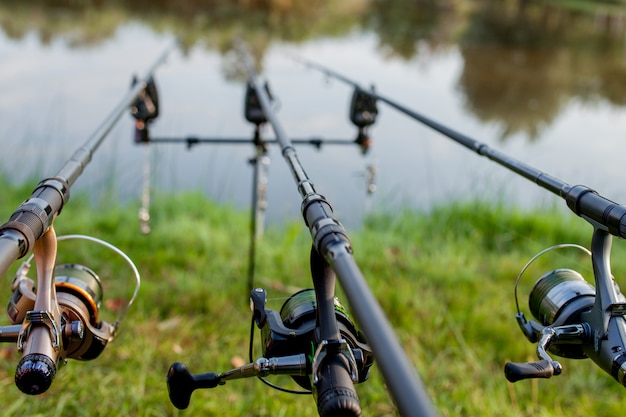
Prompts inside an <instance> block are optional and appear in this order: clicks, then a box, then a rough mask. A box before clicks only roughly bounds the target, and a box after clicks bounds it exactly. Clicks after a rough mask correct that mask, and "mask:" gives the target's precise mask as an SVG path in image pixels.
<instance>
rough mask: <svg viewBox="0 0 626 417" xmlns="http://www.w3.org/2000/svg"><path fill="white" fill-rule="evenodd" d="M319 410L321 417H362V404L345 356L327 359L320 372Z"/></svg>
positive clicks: (317, 384) (318, 389) (318, 382)
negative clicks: (337, 416) (338, 416)
mask: <svg viewBox="0 0 626 417" xmlns="http://www.w3.org/2000/svg"><path fill="white" fill-rule="evenodd" d="M315 386H316V393H317V410H318V412H319V415H320V417H329V416H336V415H341V416H346V417H348V416H350V417H360V416H361V403H360V401H359V397H358V396H357V394H356V391H355V390H354V382H352V378H350V374H349V372H348V363H347V361H346V359H345V357H344V356H343V355H334V356H331V357H327V358H326V359H325V360H324V361H323V363H322V364H321V365H320V367H319V370H318V380H317V383H316V385H315Z"/></svg>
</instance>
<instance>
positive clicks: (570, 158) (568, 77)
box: [0, 0, 626, 224]
mask: <svg viewBox="0 0 626 417" xmlns="http://www.w3.org/2000/svg"><path fill="white" fill-rule="evenodd" d="M65 3H66V2H64V1H62V0H55V1H43V0H40V1H33V2H28V3H26V2H21V1H12V0H7V1H4V2H2V4H0V25H1V26H2V34H0V56H1V57H2V60H3V65H2V67H1V68H0V90H1V91H2V92H3V93H2V94H1V95H0V117H2V120H3V122H2V125H1V127H0V134H1V135H2V138H3V139H2V140H3V153H2V155H1V156H0V163H1V164H2V167H3V170H4V171H7V172H8V174H9V175H11V176H12V177H13V178H15V179H16V180H23V179H24V178H26V177H29V176H32V175H33V173H34V174H35V175H41V176H43V175H51V174H54V173H55V172H56V171H55V170H56V169H58V168H59V167H60V166H61V163H62V162H63V161H64V160H65V159H66V158H67V157H68V156H69V155H70V154H71V152H72V151H73V150H74V149H75V148H76V147H77V146H79V144H81V143H82V142H83V141H85V140H86V138H87V137H88V136H89V134H91V132H92V131H93V130H95V127H96V126H97V125H98V124H99V122H100V121H101V120H102V119H103V118H104V117H105V115H106V114H107V113H108V111H109V110H110V109H111V108H113V107H114V106H115V104H117V101H118V100H119V99H120V98H121V95H122V92H123V91H124V90H125V88H127V86H128V80H129V79H130V76H131V74H133V73H135V72H138V71H143V70H144V69H145V68H147V66H148V65H149V63H150V62H151V61H152V60H153V59H154V58H155V57H156V56H157V55H158V54H159V53H160V51H161V50H162V49H163V48H164V47H165V46H166V45H167V44H168V43H169V42H171V41H172V40H173V39H174V38H176V39H179V40H181V41H182V43H183V45H184V47H183V48H182V50H181V51H180V52H178V53H175V54H174V55H173V56H172V57H171V58H170V60H169V62H168V63H167V64H166V65H165V66H163V67H162V68H161V69H160V70H159V71H158V73H157V83H158V85H159V89H160V93H161V96H162V104H163V109H162V116H161V117H160V118H159V119H158V120H157V121H156V123H155V124H154V128H153V134H154V135H157V136H159V135H161V136H168V137H172V136H180V137H182V136H186V135H197V136H232V137H248V136H250V135H251V132H252V127H251V126H250V125H248V124H247V123H246V122H245V120H244V119H243V117H242V100H243V92H244V90H243V85H242V83H241V80H240V79H238V77H237V75H238V74H237V73H236V72H235V71H234V70H233V68H234V67H233V66H232V65H231V63H232V55H231V54H230V53H229V49H230V45H231V42H232V39H233V38H234V37H235V36H237V37H241V38H243V39H244V40H246V41H247V42H248V43H249V44H250V45H251V47H252V48H253V49H254V53H255V56H256V59H257V64H258V66H259V68H260V69H262V70H263V72H264V74H265V75H266V76H267V77H268V79H269V81H270V84H271V87H272V90H273V91H274V93H275V95H276V96H277V97H278V99H279V101H280V111H279V117H280V118H281V121H282V122H283V124H284V127H285V129H286V131H287V133H288V134H289V135H290V136H292V137H294V138H307V137H311V136H320V137H326V138H348V139H351V138H353V137H354V136H355V134H356V131H355V129H354V128H353V127H352V126H351V125H350V123H349V121H348V120H347V106H348V100H349V96H350V94H351V91H350V88H348V87H347V86H345V85H341V83H338V82H333V81H328V82H325V81H324V79H323V77H322V76H320V75H319V74H315V73H312V72H310V71H306V70H305V69H304V68H302V67H301V66H299V65H298V64H296V63H295V62H294V61H293V60H291V59H290V58H289V57H288V56H289V55H293V54H300V55H302V56H305V57H307V58H310V59H313V60H315V61H317V62H320V63H322V64H326V65H328V66H330V67H332V68H333V69H335V70H336V71H338V72H340V73H342V74H345V75H348V76H350V77H352V78H354V79H355V80H356V81H357V82H359V83H361V84H362V85H369V84H371V83H374V84H375V85H376V88H377V89H378V91H380V92H381V93H383V94H385V95H386V96H389V97H392V98H394V99H397V100H398V101H399V102H401V103H403V104H406V105H409V106H410V107H412V108H413V109H415V110H417V111H420V112H425V113H426V115H428V116H430V117H433V118H435V119H437V120H439V121H441V122H443V123H444V124H447V125H449V126H451V127H453V128H455V129H456V130H460V131H462V132H464V133H466V134H468V135H470V136H472V137H475V138H476V139H478V140H480V141H485V142H487V143H488V144H490V145H491V146H494V147H496V148H498V149H501V150H503V151H505V152H507V153H509V154H510V155H512V156H514V157H516V158H519V159H521V160H523V161H525V162H527V163H529V164H531V165H533V166H536V167H537V168H538V169H541V170H545V171H546V172H548V173H549V174H551V175H554V176H556V177H557V178H561V179H563V180H564V181H566V182H570V183H583V184H585V185H589V186H591V187H594V188H597V189H598V190H599V191H600V192H601V193H603V194H606V195H607V197H610V198H612V199H615V200H618V201H626V194H625V192H624V191H623V187H620V185H619V184H618V183H617V181H616V178H621V176H623V171H622V169H621V167H622V164H621V161H620V160H619V157H618V155H619V154H620V153H621V152H623V148H624V147H625V146H626V145H624V144H622V142H623V141H622V139H621V134H620V132H622V131H623V130H624V129H626V122H625V121H624V117H623V113H624V109H623V106H624V104H626V91H625V90H626V82H625V81H626V64H625V62H626V54H625V52H624V51H625V45H624V39H625V38H624V33H625V31H624V23H625V17H624V16H625V14H624V12H623V10H621V9H619V8H610V7H609V8H605V7H604V5H601V3H600V2H596V3H595V4H596V6H597V7H596V9H595V10H594V12H593V13H580V12H579V11H576V12H572V11H571V10H567V9H556V8H554V6H552V7H548V6H544V5H539V4H538V3H536V2H533V1H498V2H493V1H482V2H481V1H461V2H459V1H456V2H449V3H448V2H440V1H428V0H420V1H414V0H411V1H408V0H397V1H394V2H386V1H383V0H372V1H365V0H362V1H360V0H352V1H340V0H335V1H332V0H327V1H323V2H318V3H319V4H318V7H310V5H309V3H308V2H297V1H296V2H280V1H267V2H256V1H252V0H250V1H243V2H238V3H236V4H235V5H233V4H232V2H223V1H213V2H209V3H207V2H199V1H191V0H187V1H182V2H164V1H162V2H159V1H156V2H155V1H151V2H147V1H137V2H121V3H120V2H116V1H106V0H102V1H98V2H95V3H94V4H90V3H89V2H84V3H77V2H67V4H65ZM238 80H239V81H238ZM380 111H381V113H380V117H379V119H378V122H377V124H376V125H375V126H374V127H373V130H372V133H373V135H374V147H373V148H372V151H371V153H370V154H368V155H366V156H365V157H362V156H360V155H359V153H358V150H356V149H323V150H322V151H317V150H315V149H308V148H302V149H299V152H300V156H301V159H302V161H303V165H304V166H305V168H306V169H307V173H308V174H309V176H310V177H311V178H312V179H313V180H314V181H315V182H316V186H317V188H318V191H320V192H322V193H323V194H325V195H326V196H327V197H328V198H329V199H330V201H331V202H333V204H334V205H335V209H336V210H337V211H338V212H339V213H340V218H342V219H345V218H347V217H349V218H350V219H356V220H355V221H354V223H353V224H358V219H359V218H360V217H361V216H362V215H363V213H364V209H363V207H365V206H366V205H367V204H373V207H374V208H376V209H393V208H394V207H398V206H399V205H405V204H406V205H410V206H413V207H420V208H423V207H430V206H432V204H438V203H441V202H443V201H448V200H449V199H451V198H467V197H469V196H472V195H477V194H480V195H490V196H492V197H496V198H499V199H507V200H508V199H511V200H513V201H515V202H518V203H520V204H522V205H527V206H532V205H536V204H545V203H548V204H551V202H552V201H553V200H551V199H550V198H549V197H546V196H545V192H544V191H542V190H535V189H534V188H533V187H535V186H533V185H532V184H530V185H529V184H527V181H526V180H522V179H518V178H515V175H514V174H509V173H507V172H506V171H505V169H504V168H501V167H498V166H494V164H493V163H492V162H489V161H486V160H484V159H482V160H481V159H480V158H479V157H474V156H471V155H468V151H467V150H466V149H462V148H460V147H459V146H458V145H456V144H454V143H451V142H450V141H448V140H447V139H443V138H442V137H441V136H439V135H437V134H435V133H433V132H431V131H429V130H428V129H426V128H423V127H421V126H419V125H418V124H417V123H415V122H414V121H412V120H408V119H407V118H406V117H405V116H402V115H400V114H397V112H395V111H393V110H391V109H390V108H388V107H384V106H381V109H380ZM131 126H132V121H131V119H130V117H127V118H125V119H124V120H123V121H122V123H120V125H119V126H118V127H117V128H116V129H115V130H114V132H113V134H112V136H113V138H111V139H110V141H107V142H106V144H105V146H103V148H102V149H101V150H99V151H98V153H99V154H101V155H96V158H95V160H94V162H93V163H92V164H93V167H89V171H88V172H87V173H86V174H85V175H84V177H85V178H81V180H80V181H79V183H78V184H77V185H79V186H82V187H83V188H93V187H98V188H100V189H102V188H105V189H109V188H116V189H119V190H118V191H119V192H120V193H121V194H123V195H125V196H138V195H139V189H140V184H141V165H142V164H141V160H142V157H143V155H142V152H141V149H138V148H137V147H136V146H135V145H133V144H132V143H131V135H130V132H131V129H132V127H131ZM265 134H266V136H268V137H270V136H272V133H271V130H268V131H267V132H265ZM529 140H530V141H531V142H532V144H529ZM5 143H6V145H5ZM620 147H621V148H620ZM252 154H253V149H252V148H251V147H245V146H243V147H241V146H240V147H235V148H233V147H224V146H213V147H211V146H205V147H202V146H199V147H197V148H194V149H193V150H187V149H185V148H184V147H183V146H166V145H163V146H158V147H154V149H153V151H152V154H151V156H150V157H151V158H153V161H154V164H153V165H154V168H155V169H154V170H153V176H154V181H153V185H154V186H155V187H158V188H164V189H180V188H199V189H202V190H205V191H206V192H207V193H208V194H209V195H210V196H212V197H214V198H218V199H220V200H223V201H231V202H234V203H236V204H237V205H240V206H243V207H247V206H248V204H249V201H250V190H251V184H250V183H251V170H250V168H249V166H248V165H247V162H246V161H247V159H248V158H249V157H251V156H252ZM270 156H271V159H272V165H271V168H270V185H269V193H270V194H269V204H270V218H272V217H273V218H275V219H281V218H284V217H285V216H289V217H296V216H297V215H298V214H297V212H298V208H297V207H298V204H299V200H298V198H297V196H296V195H295V194H296V191H295V189H294V186H293V184H292V178H291V176H290V175H289V173H288V172H286V168H285V167H284V166H283V165H284V164H283V163H282V161H281V160H280V159H281V157H280V154H279V153H278V152H276V150H274V151H273V152H271V154H270ZM23 161H33V163H32V164H24V163H23ZM372 164H375V165H376V166H377V173H378V175H377V181H378V190H379V191H378V193H377V194H375V195H374V196H370V197H368V196H367V194H366V192H365V189H366V186H367V184H366V180H365V176H366V175H367V171H366V168H367V167H368V166H371V165H372ZM31 165H32V168H28V169H25V168H24V167H25V166H31ZM341 215H343V216H341ZM348 223H349V222H348Z"/></svg>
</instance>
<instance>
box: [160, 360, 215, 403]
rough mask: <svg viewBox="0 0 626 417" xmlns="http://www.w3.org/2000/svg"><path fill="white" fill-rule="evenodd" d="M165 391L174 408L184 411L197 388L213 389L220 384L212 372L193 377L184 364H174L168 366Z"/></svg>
mask: <svg viewBox="0 0 626 417" xmlns="http://www.w3.org/2000/svg"><path fill="white" fill-rule="evenodd" d="M166 382H167V391H168V393H169V396H170V401H171V402H172V404H173V405H174V407H176V408H178V409H179V410H184V409H185V408H187V407H189V400H190V399H191V393H192V392H193V391H194V390H196V389H198V388H215V387H216V386H218V385H219V384H220V383H221V380H220V376H219V375H218V374H216V373H214V372H209V373H206V374H198V375H194V374H192V373H191V372H189V369H188V368H187V366H186V365H185V364H184V363H180V362H175V363H173V364H172V366H170V369H169V370H168V372H167V377H166Z"/></svg>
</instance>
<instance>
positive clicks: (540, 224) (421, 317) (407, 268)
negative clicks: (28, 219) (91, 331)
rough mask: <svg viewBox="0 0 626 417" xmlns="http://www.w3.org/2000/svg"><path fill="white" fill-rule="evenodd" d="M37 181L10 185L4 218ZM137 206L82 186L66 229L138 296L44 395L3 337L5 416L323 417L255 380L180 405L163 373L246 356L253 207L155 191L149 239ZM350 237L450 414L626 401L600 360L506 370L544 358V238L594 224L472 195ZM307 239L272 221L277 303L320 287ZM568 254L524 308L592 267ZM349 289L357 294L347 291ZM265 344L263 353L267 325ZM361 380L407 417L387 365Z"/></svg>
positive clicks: (553, 262)
mask: <svg viewBox="0 0 626 417" xmlns="http://www.w3.org/2000/svg"><path fill="white" fill-rule="evenodd" d="M31 189H32V187H19V188H15V187H10V186H7V185H4V186H3V191H4V192H3V193H2V195H1V196H0V207H2V209H3V212H4V215H5V217H7V218H8V215H10V214H11V212H12V211H13V210H14V209H15V208H16V207H17V205H19V203H20V202H21V200H23V199H24V198H26V197H28V196H29V195H30V192H31ZM137 212H138V206H137V205H136V204H135V203H129V204H127V205H120V204H116V203H114V202H111V201H108V200H107V201H101V202H99V203H98V204H95V205H93V204H90V203H89V202H88V201H87V200H86V199H85V197H84V196H80V195H78V196H72V200H71V201H70V203H69V204H68V205H67V206H66V207H65V208H64V209H63V212H62V213H61V215H60V216H59V218H58V219H57V220H56V221H55V229H56V231H57V234H59V235H62V234H67V233H81V234H87V235H94V236H96V237H98V238H101V239H104V240H107V241H109V242H111V243H113V244H115V245H116V246H118V247H119V248H121V249H122V250H124V251H125V252H126V253H128V255H129V256H131V258H132V259H133V260H134V262H135V263H136V264H137V266H138V268H139V270H140V272H141V274H142V287H141V291H140V294H139V298H138V299H137V301H136V303H135V304H134V305H133V306H132V308H131V310H130V312H129V314H128V316H127V317H126V320H125V321H124V322H123V323H122V325H121V329H120V333H119V335H118V337H117V338H116V339H115V340H114V341H113V342H111V344H110V345H109V346H107V348H106V349H105V351H104V352H103V354H102V355H101V356H100V357H99V358H97V359H95V360H93V361H89V362H79V361H75V360H69V362H68V364H67V365H66V366H65V367H63V368H61V369H60V370H59V372H58V374H57V377H56V379H55V381H54V383H53V385H52V387H51V388H50V389H49V390H48V391H47V392H46V393H45V394H43V395H41V396H36V397H32V396H27V395H24V394H22V393H21V392H19V391H18V389H17V388H16V387H15V385H14V381H13V376H14V372H15V366H16V364H17V362H18V360H19V354H18V353H17V352H16V349H15V346H14V345H13V344H9V343H7V344H5V345H4V347H3V348H2V349H1V350H0V356H1V357H2V359H3V360H2V361H1V363H0V401H1V402H2V404H4V406H3V415H5V416H22V415H29V416H39V415H41V416H44V415H45V416H57V415H58V416H69V415H71V416H119V415H132V416H199V415H206V416H213V415H215V416H222V415H228V416H294V415H297V416H299V417H305V416H316V415H317V413H316V407H315V404H314V401H313V399H312V398H311V397H310V396H295V395H290V394H285V393H281V392H277V391H275V390H272V389H270V388H268V387H266V386H265V385H263V384H262V383H260V382H259V381H257V380H256V379H246V380H237V381H229V382H228V383H226V385H224V386H221V387H218V388H215V389H212V390H200V391H196V392H194V394H193V396H192V399H191V405H190V407H189V408H188V409H187V410H185V411H178V410H176V409H175V408H174V407H173V406H172V405H171V404H170V402H169V399H168V396H167V389H166V384H165V374H166V372H167V369H168V368H169V366H170V364H171V363H173V362H175V361H181V362H184V363H186V364H187V365H188V366H189V368H190V369H191V370H192V372H194V373H200V372H208V371H215V372H221V371H225V370H227V369H230V368H231V366H232V362H233V361H236V360H237V359H239V358H244V360H247V351H248V343H249V340H248V339H249V328H250V312H249V307H248V296H247V294H246V292H247V290H246V288H247V276H246V273H247V266H248V265H247V254H248V231H249V226H248V218H249V216H248V213H247V211H241V210H236V209H233V208H232V207H227V206H222V205H218V204H215V203H213V202H211V201H208V200H207V199H206V198H205V197H203V196H201V195H199V194H181V195H159V196H157V197H156V198H155V201H154V204H153V211H152V223H151V224H152V233H151V234H150V235H142V234H141V233H140V232H139V222H138V219H137ZM350 237H351V240H352V243H353V246H354V250H355V258H356V261H357V263H358V265H359V267H360V269H361V270H362V272H363V273H364V275H365V277H366V280H367V282H368V284H369V286H370V288H371V289H372V292H373V293H374V294H375V295H376V297H377V299H378V301H379V303H380V304H381V306H382V308H383V310H384V311H385V312H386V314H387V315H388V318H389V321H390V322H391V324H392V325H393V326H394V328H395V330H396V334H397V335H398V338H399V339H400V341H401V343H402V345H403V346H404V348H405V350H406V352H407V354H408V356H409V357H410V360H411V362H412V363H413V365H414V366H415V368H416V370H417V371H418V372H419V374H420V375H421V377H422V379H423V382H424V384H425V386H426V387H427V389H428V392H429V394H430V396H431V398H432V401H433V404H434V406H435V408H436V409H437V410H438V412H439V414H440V415H441V416H533V417H536V416H562V415H568V416H589V415H593V416H614V415H617V414H618V413H619V412H620V411H621V410H622V408H623V395H624V388H621V387H620V386H619V385H618V383H617V382H615V381H614V380H613V379H612V378H611V377H610V376H609V375H607V374H605V373H604V372H602V371H600V370H599V369H598V368H597V367H596V366H595V365H594V364H593V363H592V362H591V361H589V360H586V361H584V360H582V361H574V360H567V359H563V360H562V363H563V365H564V372H563V375H561V376H558V377H553V378H552V379H549V380H533V381H522V382H519V383H517V384H510V383H508V382H507V381H506V380H505V378H504V375H503V366H504V363H505V362H506V361H507V360H514V361H524V360H529V359H533V358H534V351H535V346H534V345H533V344H530V343H528V342H527V341H526V339H524V337H523V336H522V334H521V332H520V331H519V330H518V328H517V325H516V322H515V319H514V314H515V304H514V298H513V286H514V282H515V278H516V277H517V275H518V274H519V272H520V270H521V269H522V267H523V266H524V264H525V263H526V262H527V261H528V260H529V259H530V258H531V257H532V256H533V255H534V254H535V253H537V252H539V251H540V250H542V249H544V248H545V247H548V246H551V245H554V244H558V243H565V242H567V243H580V244H583V245H585V246H588V241H589V239H590V237H591V228H590V227H589V226H588V225H587V224H586V223H585V222H584V221H582V220H581V219H579V218H577V217H575V216H574V215H572V214H570V213H566V212H563V211H559V210H547V211H533V212H523V211H520V210H515V209H511V208H509V207H505V206H504V205H492V204H487V203H481V202H466V203H458V204H454V205H451V206H449V207H440V208H436V209H434V210H433V211H432V212H430V213H421V212H414V211H404V212H400V213H396V214H394V215H374V216H370V217H369V218H368V219H367V221H366V222H365V224H364V225H363V227H362V228H361V229H360V230H356V231H352V232H350ZM61 245H63V243H61V244H60V246H59V248H60V250H61V249H62V247H61ZM310 245H311V240H310V236H309V234H308V230H306V228H305V227H304V225H303V224H302V223H301V222H296V223H293V224H291V223H290V224H285V225H281V226H279V227H270V228H269V229H268V230H267V231H266V233H265V235H264V236H263V238H262V239H261V240H260V242H259V249H258V261H257V269H256V284H257V285H258V286H262V287H264V288H266V289H267V291H268V297H269V298H271V301H270V306H271V307H272V308H276V309H278V308H280V306H281V304H282V302H283V301H284V298H285V297H288V296H289V295H290V294H291V293H292V292H293V291H295V290H296V289H298V288H305V287H310V285H311V284H310V275H309V271H308V254H309V249H310ZM83 246H85V247H83ZM83 246H81V245H78V246H77V247H75V249H72V250H71V251H70V252H71V254H72V255H73V256H76V257H79V258H81V259H82V258H84V261H82V262H83V263H84V264H85V265H87V266H89V267H90V268H92V269H93V270H94V271H96V272H98V273H99V274H100V275H101V276H102V278H103V279H104V280H105V281H106V280H107V279H112V278H111V277H114V278H115V279H117V278H119V277H120V274H126V275H128V274H129V272H128V269H124V268H125V267H124V265H123V264H122V263H120V262H119V260H117V259H116V258H115V257H114V256H109V255H106V254H102V253H101V251H97V250H98V249H95V250H94V249H92V248H88V247H86V246H88V245H83ZM623 246H624V244H623V242H621V241H617V242H615V244H614V254H613V258H612V260H613V270H614V271H615V274H616V276H617V277H618V278H617V279H618V282H619V277H620V272H621V271H624V270H626V263H625V262H626V257H624V256H623V254H624V248H623ZM569 254H570V253H569V252H563V253H561V252H553V253H551V254H550V255H546V256H545V257H542V258H540V260H538V261H537V262H536V263H535V264H533V266H532V267H531V268H529V270H528V271H527V272H526V274H525V275H524V276H523V279H522V284H521V286H520V290H519V293H520V305H521V306H522V308H523V309H524V311H525V312H526V313H527V315H529V314H530V313H529V312H528V310H527V307H526V305H527V297H528V291H529V290H530V288H531V286H532V284H533V282H534V280H535V279H536V278H537V277H538V276H539V275H541V274H542V273H543V272H545V271H547V270H549V269H553V268H556V267H560V266H563V265H564V264H567V265H566V266H568V267H572V266H574V267H576V268H577V269H581V272H583V273H584V274H585V275H586V276H587V277H589V276H590V275H589V274H590V272H589V271H588V265H587V263H588V262H586V261H585V260H581V259H580V257H579V256H578V254H577V252H574V253H572V256H567V255H569ZM17 264H19V262H16V266H17ZM570 265H572V266H570ZM33 270H34V268H33ZM33 272H34V271H33ZM126 275H124V276H126ZM10 280H11V276H6V277H4V285H3V286H1V288H0V299H5V300H8V297H9V293H10ZM338 295H339V297H340V299H342V300H343V301H344V304H346V303H345V297H342V292H341V290H340V289H339V290H338ZM106 298H107V293H106V292H105V299H106ZM5 322H6V323H8V321H7V320H5V321H4V322H3V323H5ZM369 336H370V338H371V337H376V335H369ZM255 342H257V343H256V345H255V350H256V356H259V355H260V349H259V348H258V346H259V343H258V342H259V336H258V333H257V335H256V339H255ZM278 381H279V382H280V383H281V384H290V383H291V382H290V381H289V380H288V379H280V380H278ZM292 387H295V386H293V385H292ZM357 390H358V393H359V396H360V399H361V403H362V406H363V409H364V415H367V416H390V415H397V414H396V413H395V411H394V407H393V403H392V400H391V399H390V395H389V393H388V392H387V390H386V389H385V383H384V381H383V380H382V377H381V375H380V372H379V369H378V368H377V367H376V365H374V367H373V369H372V373H371V377H370V379H369V380H368V381H367V382H365V383H363V384H360V385H358V386H357Z"/></svg>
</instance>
